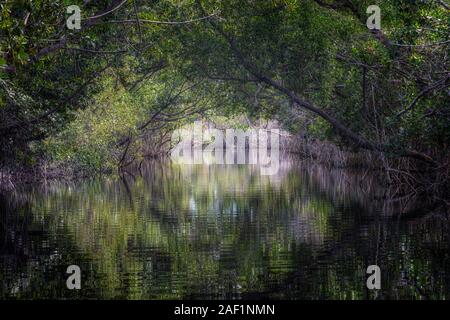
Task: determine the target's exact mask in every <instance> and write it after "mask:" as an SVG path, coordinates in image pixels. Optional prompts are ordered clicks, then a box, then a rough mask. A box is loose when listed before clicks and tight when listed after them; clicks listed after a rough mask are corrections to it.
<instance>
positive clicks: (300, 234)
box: [0, 160, 450, 299]
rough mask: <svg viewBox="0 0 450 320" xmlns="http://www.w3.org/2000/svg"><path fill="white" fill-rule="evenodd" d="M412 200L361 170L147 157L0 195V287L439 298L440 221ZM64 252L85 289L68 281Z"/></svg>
mask: <svg viewBox="0 0 450 320" xmlns="http://www.w3.org/2000/svg"><path fill="white" fill-rule="evenodd" d="M411 209H416V211H421V210H422V209H421V208H420V207H418V205H417V203H414V201H411V200H410V199H404V201H403V200H402V199H397V200H389V199H387V198H386V192H385V190H383V188H381V187H380V186H378V185H377V184H376V180H375V179H373V177H371V176H369V175H368V174H364V173H358V172H351V171H347V170H330V169H327V168H324V167H320V166H317V165H309V164H305V163H295V162H291V161H288V160H286V161H285V162H283V163H282V164H281V167H280V170H279V172H278V174H277V175H274V176H261V175H260V173H259V170H258V168H255V167H251V166H245V165H233V166H225V165H224V166H206V165H193V166H182V167H180V166H175V165H171V164H169V163H165V162H149V163H147V164H145V165H143V166H142V167H141V168H140V170H136V172H132V173H129V174H124V175H123V176H122V177H104V178H98V179H91V180H88V181H83V182H77V183H74V184H60V183H52V184H50V185H47V186H46V187H35V188H33V189H32V190H27V191H22V192H19V191H17V192H15V193H12V194H7V195H1V196H0V212H1V213H0V223H1V224H0V231H1V232H0V280H1V285H0V297H1V298H96V297H99V298H128V299H139V298H142V299H179V298H194V299H204V298H209V299H221V298H252V299H253V298H255V299H256V298H258V299H259V298H275V299H373V298H378V299H410V298H411V299H412V298H414V299H427V298H428V299H431V298H434V299H437V298H439V299H444V298H449V296H450V257H449V255H450V250H449V249H450V248H449V246H450V243H449V239H450V238H449V222H448V220H447V218H446V217H445V216H443V215H439V214H428V215H423V214H419V215H414V216H412V218H411V219H405V218H404V217H405V212H407V211H409V210H411ZM400 213H401V214H400ZM72 264H75V265H79V266H80V267H81V270H82V289H81V290H68V289H67V288H66V277H67V275H66V274H65V270H66V268H67V267H68V266H69V265H72ZM371 264H377V265H379V266H380V268H381V271H382V278H381V279H382V289H381V290H379V291H377V292H376V291H369V290H368V289H366V285H365V284H366V268H367V266H369V265H371Z"/></svg>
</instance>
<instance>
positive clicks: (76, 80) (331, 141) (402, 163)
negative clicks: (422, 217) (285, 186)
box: [0, 0, 450, 206]
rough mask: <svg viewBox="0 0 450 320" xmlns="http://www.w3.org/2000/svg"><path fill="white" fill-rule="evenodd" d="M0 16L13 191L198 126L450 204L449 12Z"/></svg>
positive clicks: (101, 165) (384, 0) (138, 153)
mask: <svg viewBox="0 0 450 320" xmlns="http://www.w3.org/2000/svg"><path fill="white" fill-rule="evenodd" d="M374 3H376V4H377V5H379V7H380V8H381V23H382V27H381V30H369V29H368V28H367V26H366V20H367V17H368V15H367V13H366V9H367V7H368V6H369V5H372V4H374ZM73 4H75V5H79V6H80V8H81V10H82V18H83V19H82V21H81V29H80V30H69V29H68V28H67V27H66V19H67V14H66V7H67V6H68V5H73ZM0 18H1V20H0V158H1V159H0V160H1V164H0V165H1V168H0V170H1V178H2V181H3V184H4V183H6V182H11V183H15V181H14V177H15V176H17V175H18V174H19V175H20V173H23V172H26V175H38V176H42V174H44V175H45V174H48V172H53V175H56V176H59V175H66V174H80V173H82V174H86V173H93V172H102V171H112V170H115V169H116V168H125V167H126V166H128V165H130V164H133V163H136V162H139V161H140V160H142V159H143V158H145V157H157V156H160V155H162V154H164V153H165V152H167V150H169V148H170V139H169V138H170V135H171V132H172V131H173V130H174V129H176V128H178V127H180V126H182V125H184V124H186V123H189V122H192V121H194V120H196V119H207V120H208V121H212V122H214V121H221V122H222V123H225V124H227V121H231V120H228V119H233V120H232V121H235V122H237V123H239V124H240V125H242V126H245V125H249V124H252V123H256V122H257V121H259V120H261V119H262V120H276V121H277V123H279V124H280V125H281V126H282V128H283V129H285V130H287V131H289V132H290V133H291V134H292V135H293V138H292V144H293V145H292V146H291V150H293V151H296V152H299V153H300V154H302V155H303V156H305V155H306V156H307V157H308V158H313V159H315V160H316V161H325V162H328V163H332V164H334V165H339V166H342V165H352V166H358V167H370V168H372V169H376V170H380V171H381V172H383V173H384V175H383V179H384V181H385V183H386V184H389V185H392V186H395V187H396V190H394V191H395V193H396V194H397V195H399V196H405V195H408V194H427V195H431V196H432V197H433V198H434V200H437V201H441V202H442V204H444V205H447V206H448V204H449V202H448V199H449V198H450V195H449V190H450V184H449V178H450V163H449V161H450V151H449V148H448V147H449V142H450V91H449V84H450V71H449V67H450V66H449V64H450V63H449V62H450V59H449V45H450V39H449V34H450V14H449V6H448V5H447V4H446V3H445V1H432V0H428V1H420V0H413V1H411V0H379V1H366V0H363V1H360V0H346V1H344V0H321V1H319V0H267V1H251V0H245V1H242V0H225V1H218V0H188V1H177V0H153V1H140V0H108V1H107V0H102V1H75V0H73V1H51V2H49V1H32V2H30V1H4V2H2V3H1V4H0ZM223 119H226V120H223ZM344 158H345V159H344ZM349 159H351V160H349ZM5 181H6V182H5Z"/></svg>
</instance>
